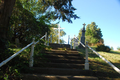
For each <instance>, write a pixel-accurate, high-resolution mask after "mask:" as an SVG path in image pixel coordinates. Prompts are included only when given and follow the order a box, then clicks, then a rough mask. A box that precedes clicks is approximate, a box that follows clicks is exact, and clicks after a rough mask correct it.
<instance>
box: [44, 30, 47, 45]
mask: <svg viewBox="0 0 120 80" xmlns="http://www.w3.org/2000/svg"><path fill="white" fill-rule="evenodd" d="M46 40H47V32H46V33H45V43H44V45H46Z"/></svg>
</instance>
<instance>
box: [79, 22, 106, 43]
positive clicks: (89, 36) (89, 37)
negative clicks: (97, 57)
mask: <svg viewBox="0 0 120 80" xmlns="http://www.w3.org/2000/svg"><path fill="white" fill-rule="evenodd" d="M81 36H82V29H80V31H79V35H78V37H79V39H80V38H81ZM85 38H86V41H88V42H89V44H90V45H93V44H97V43H102V44H103V42H104V41H103V39H102V33H101V29H100V28H98V26H97V25H96V24H95V22H92V23H91V24H88V25H87V27H86V32H85Z"/></svg>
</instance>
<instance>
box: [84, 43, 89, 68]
mask: <svg viewBox="0 0 120 80" xmlns="http://www.w3.org/2000/svg"><path fill="white" fill-rule="evenodd" d="M85 50H86V51H85V52H86V59H85V70H89V61H88V42H86V45H85Z"/></svg>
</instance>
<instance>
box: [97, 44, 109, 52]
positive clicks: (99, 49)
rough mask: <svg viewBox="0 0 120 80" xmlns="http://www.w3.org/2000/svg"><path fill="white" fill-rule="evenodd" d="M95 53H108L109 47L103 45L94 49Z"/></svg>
mask: <svg viewBox="0 0 120 80" xmlns="http://www.w3.org/2000/svg"><path fill="white" fill-rule="evenodd" d="M96 50H97V51H105V52H110V50H111V49H110V47H109V46H105V45H99V46H97V48H96Z"/></svg>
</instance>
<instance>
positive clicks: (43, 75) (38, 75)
mask: <svg viewBox="0 0 120 80" xmlns="http://www.w3.org/2000/svg"><path fill="white" fill-rule="evenodd" d="M22 75H26V76H31V75H33V76H44V77H69V78H70V77H71V78H95V79H97V78H96V77H94V76H71V75H66V76H63V75H41V74H22Z"/></svg>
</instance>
